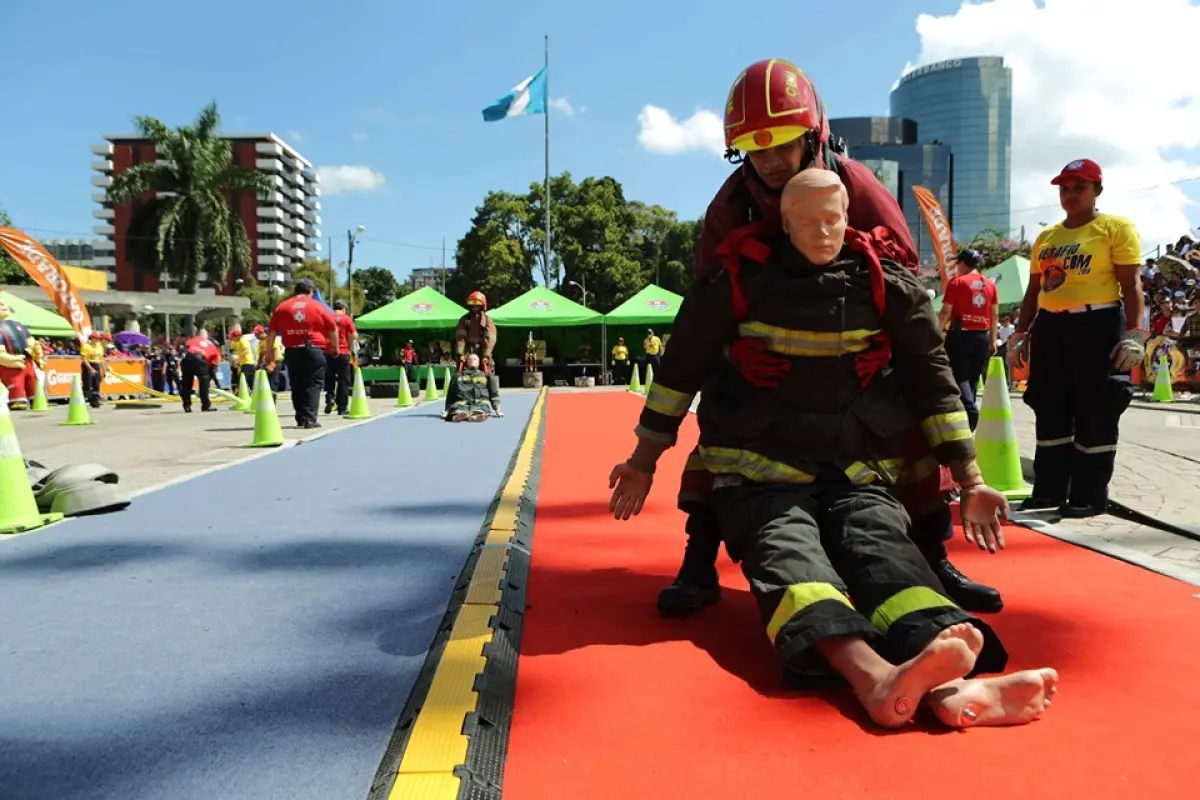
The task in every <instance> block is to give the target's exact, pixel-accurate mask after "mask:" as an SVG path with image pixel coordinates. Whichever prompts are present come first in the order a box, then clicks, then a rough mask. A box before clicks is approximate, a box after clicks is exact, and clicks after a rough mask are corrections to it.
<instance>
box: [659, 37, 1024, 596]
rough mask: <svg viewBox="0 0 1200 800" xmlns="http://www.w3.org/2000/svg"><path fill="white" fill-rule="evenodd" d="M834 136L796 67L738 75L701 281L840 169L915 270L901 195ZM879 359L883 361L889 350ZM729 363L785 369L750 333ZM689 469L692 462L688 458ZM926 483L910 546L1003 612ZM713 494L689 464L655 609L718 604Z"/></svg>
mask: <svg viewBox="0 0 1200 800" xmlns="http://www.w3.org/2000/svg"><path fill="white" fill-rule="evenodd" d="M831 138H832V137H831V135H830V130H829V121H828V119H827V118H826V116H825V107H824V105H823V104H822V103H821V98H820V97H819V96H818V95H817V91H816V88H815V87H814V86H813V85H812V82H811V81H810V80H809V79H808V77H807V76H806V75H805V74H804V73H803V72H802V71H801V70H800V69H799V68H797V67H796V66H795V65H794V64H791V63H789V62H787V61H783V60H780V59H768V60H764V61H759V62H756V63H754V64H751V65H750V66H749V67H747V68H746V69H745V70H744V71H743V72H742V73H741V74H740V75H738V76H737V78H736V79H735V80H734V82H733V86H732V88H731V89H730V91H729V97H728V100H727V101H726V104H725V145H726V148H727V149H726V153H725V156H726V158H727V159H729V161H730V162H731V163H735V164H740V166H739V168H738V169H736V170H735V171H734V172H733V174H731V175H730V176H729V178H728V179H726V181H725V183H724V185H722V186H721V189H720V190H719V191H718V192H717V195H716V197H714V198H713V200H712V202H711V203H710V204H709V206H708V210H707V211H706V212H705V215H704V223H703V227H702V228H701V232H700V238H699V241H698V243H697V246H696V256H695V265H694V274H695V277H696V279H697V280H698V279H700V278H701V276H702V275H704V274H705V273H706V272H707V271H708V270H709V269H711V268H712V267H713V266H714V265H715V264H716V263H717V262H718V260H720V259H722V258H729V257H733V258H736V257H737V256H738V255H740V251H739V249H738V248H739V241H740V240H739V237H740V236H741V235H742V233H748V232H751V231H754V232H756V233H758V234H759V235H760V236H761V235H770V234H773V233H777V232H778V231H779V229H780V227H781V222H780V215H779V197H780V193H781V192H782V191H783V188H784V186H786V185H787V182H788V181H789V180H791V179H792V177H793V176H795V175H796V174H797V173H799V172H800V171H801V170H803V169H808V168H821V169H830V170H833V171H835V172H837V174H838V176H839V177H840V178H841V179H842V183H843V184H844V185H845V187H846V192H847V193H848V194H849V197H850V206H849V224H850V226H851V227H852V228H855V229H857V230H862V231H871V230H873V229H875V228H879V227H882V228H885V229H886V231H887V233H888V234H889V235H890V236H889V238H890V239H891V241H892V242H894V243H895V244H896V245H897V246H898V249H899V250H900V251H901V252H900V253H897V257H898V260H899V261H901V262H902V263H903V265H904V266H906V267H908V268H909V269H910V270H914V271H915V270H916V267H917V264H918V257H917V250H916V247H915V246H914V244H913V240H912V234H911V233H910V232H909V230H908V223H907V222H906V221H905V219H904V212H903V211H901V210H900V206H899V204H898V203H897V202H896V199H895V198H894V197H893V196H892V194H891V192H889V191H888V190H887V188H886V187H885V186H883V184H881V183H880V182H879V179H878V178H877V177H876V176H875V173H874V172H873V171H872V170H871V169H870V168H868V167H866V166H865V165H863V164H860V163H858V162H857V161H854V160H852V159H850V158H848V157H846V156H844V155H841V154H839V153H836V152H834V149H833V147H832V142H831ZM731 234H733V236H731ZM879 355H880V358H881V359H883V360H886V358H887V353H884V352H881V353H880V354H879ZM729 361H730V362H731V363H732V364H733V366H734V367H735V368H736V369H737V371H738V372H740V373H741V374H743V375H750V374H753V375H754V377H753V378H752V380H753V381H754V382H755V383H757V384H758V385H771V383H772V381H773V380H774V381H777V380H778V379H779V377H781V376H780V374H779V373H778V370H780V369H783V367H782V366H780V365H779V364H778V363H776V362H775V361H774V360H773V359H772V358H771V357H770V356H768V355H766V354H763V353H761V352H759V351H758V350H757V349H756V346H755V340H754V339H752V338H749V337H747V338H741V339H738V340H735V341H734V342H731V343H730V350H729ZM724 382H725V383H727V382H728V380H727V379H725V381H724ZM722 384H723V381H722V378H721V377H720V375H717V376H716V377H714V378H713V379H712V380H711V381H710V383H709V385H708V386H706V387H705V390H704V391H705V392H707V393H710V394H712V393H720V392H722V391H726V389H725V387H724V386H723V385H722ZM921 442H922V439H921V437H919V436H916V437H915V438H914V446H916V447H923V444H922V443H921ZM913 455H914V457H916V456H918V455H919V454H916V453H914V454H913ZM914 460H915V459H914ZM689 463H694V461H693V460H692V459H689ZM939 479H940V482H939ZM929 481H931V482H932V485H928V483H929V482H926V485H923V486H921V487H917V489H918V490H919V491H913V492H912V493H911V494H910V495H909V496H908V497H907V498H906V506H907V507H908V509H909V513H910V514H911V516H912V518H913V528H912V538H913V541H914V542H915V543H916V544H917V546H918V547H919V548H920V549H921V552H922V553H924V555H925V557H926V559H927V560H928V561H929V563H930V565H931V566H932V567H933V570H934V572H935V573H936V574H937V576H938V579H939V580H940V581H941V582H942V585H943V587H944V588H945V589H946V592H947V594H948V595H949V596H950V597H951V598H952V599H953V600H954V601H955V602H956V603H958V604H959V605H960V606H961V607H963V608H965V609H967V610H969V611H980V612H986V611H999V610H1000V609H1001V607H1002V606H1003V600H1002V599H1001V597H1000V593H999V592H998V591H996V590H995V589H993V588H992V587H990V586H985V585H983V584H980V583H978V582H976V581H972V580H971V579H969V578H968V577H966V576H965V575H963V574H962V572H960V571H959V570H958V569H957V568H956V567H955V566H954V565H953V564H952V563H950V561H949V559H948V558H947V554H946V544H945V543H946V540H948V539H950V538H953V536H954V527H953V519H952V517H951V514H950V508H949V505H948V503H947V499H946V495H945V493H944V492H943V491H942V490H943V489H949V488H952V486H953V483H952V481H950V480H949V476H948V475H946V474H945V473H944V472H943V473H935V474H934V475H932V476H930V479H929ZM710 490H711V476H710V475H707V474H706V473H704V472H703V471H702V470H697V469H688V468H685V472H684V478H683V485H682V486H681V488H680V496H679V506H680V508H681V509H682V510H683V511H684V512H685V513H687V514H688V519H687V523H686V526H685V529H686V532H687V537H688V538H687V545H686V547H685V550H684V557H683V564H682V566H681V567H680V568H679V572H678V573H677V575H676V578H675V581H674V583H672V584H671V585H670V586H668V587H666V588H665V589H663V590H662V591H661V592H659V596H658V609H659V611H660V612H661V613H663V614H665V615H668V616H684V615H688V614H692V613H695V612H696V611H699V610H700V609H701V608H703V607H705V606H707V605H710V604H712V603H715V602H717V601H719V600H720V599H721V585H720V581H719V579H718V576H717V570H716V561H717V554H718V553H719V551H720V547H721V532H720V529H719V526H718V524H717V520H716V515H715V513H714V512H713V511H712V509H711V507H710V505H709V503H708V493H709V491H710Z"/></svg>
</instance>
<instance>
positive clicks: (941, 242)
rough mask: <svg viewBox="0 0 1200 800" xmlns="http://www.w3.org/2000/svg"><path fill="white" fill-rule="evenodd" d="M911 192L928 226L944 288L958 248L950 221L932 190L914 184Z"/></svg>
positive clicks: (948, 280)
mask: <svg viewBox="0 0 1200 800" xmlns="http://www.w3.org/2000/svg"><path fill="white" fill-rule="evenodd" d="M913 194H914V195H916V197H917V205H918V206H919V207H920V209H921V215H922V216H923V217H925V225H926V227H928V228H929V235H930V236H931V237H932V239H933V253H934V255H935V256H937V262H938V272H939V273H940V274H941V276H942V288H943V289H944V288H945V287H946V284H947V283H949V282H950V267H952V266H953V265H954V261H955V259H957V258H958V248H957V247H955V245H954V232H953V231H952V230H950V221H949V220H948V219H946V212H944V211H942V205H941V203H939V202H938V201H937V198H936V197H934V196H933V192H931V191H929V190H928V189H926V188H925V187H924V186H914V187H913Z"/></svg>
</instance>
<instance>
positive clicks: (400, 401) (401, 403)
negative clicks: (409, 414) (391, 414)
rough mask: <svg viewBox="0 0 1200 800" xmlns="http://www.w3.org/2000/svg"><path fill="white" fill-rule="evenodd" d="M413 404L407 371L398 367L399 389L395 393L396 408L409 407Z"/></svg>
mask: <svg viewBox="0 0 1200 800" xmlns="http://www.w3.org/2000/svg"><path fill="white" fill-rule="evenodd" d="M412 404H413V398H412V390H411V389H409V388H408V373H407V372H405V371H404V367H401V368H400V391H399V392H398V393H397V394H396V408H409V407H410V406H412Z"/></svg>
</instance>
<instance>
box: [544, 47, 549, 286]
mask: <svg viewBox="0 0 1200 800" xmlns="http://www.w3.org/2000/svg"><path fill="white" fill-rule="evenodd" d="M542 69H543V70H544V72H543V73H542V74H543V75H544V76H545V81H544V84H543V85H544V87H545V92H546V96H545V97H544V98H543V101H544V103H545V106H546V108H545V116H546V202H545V204H544V205H545V206H546V251H545V253H544V254H543V258H544V259H545V261H546V272H545V278H546V288H547V289H549V288H550V35H549V34H546V61H545V64H544V65H543V67H542Z"/></svg>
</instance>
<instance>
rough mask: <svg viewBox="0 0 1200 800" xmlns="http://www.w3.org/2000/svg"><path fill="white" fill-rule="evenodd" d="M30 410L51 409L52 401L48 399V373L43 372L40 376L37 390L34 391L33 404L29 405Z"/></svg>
mask: <svg viewBox="0 0 1200 800" xmlns="http://www.w3.org/2000/svg"><path fill="white" fill-rule="evenodd" d="M29 410H30V411H49V410H50V403H49V402H48V401H47V400H46V373H45V372H43V373H42V374H41V377H39V378H38V382H37V390H36V391H35V392H34V393H33V405H31V406H30V407H29Z"/></svg>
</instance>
